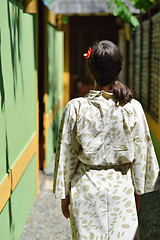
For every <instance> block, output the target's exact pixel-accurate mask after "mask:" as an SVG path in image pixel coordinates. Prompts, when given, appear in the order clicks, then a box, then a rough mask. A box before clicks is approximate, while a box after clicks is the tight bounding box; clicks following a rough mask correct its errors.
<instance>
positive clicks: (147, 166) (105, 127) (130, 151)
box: [53, 90, 159, 240]
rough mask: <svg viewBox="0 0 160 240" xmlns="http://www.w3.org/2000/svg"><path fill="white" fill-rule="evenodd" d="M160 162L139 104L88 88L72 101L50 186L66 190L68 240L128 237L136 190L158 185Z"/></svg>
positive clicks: (62, 193) (133, 227) (132, 235)
mask: <svg viewBox="0 0 160 240" xmlns="http://www.w3.org/2000/svg"><path fill="white" fill-rule="evenodd" d="M158 176H159V166H158V162H157V159H156V155H155V152H154V148H153V144H152V141H151V137H150V133H149V128H148V125H147V121H146V118H145V115H144V112H143V109H142V107H141V105H140V103H139V102H138V101H136V100H134V99H133V100H132V101H131V102H130V103H127V104H126V105H125V106H123V107H122V106H117V105H116V104H115V101H114V98H113V94H109V93H106V92H104V91H103V90H102V91H94V90H91V91H90V92H89V94H88V96H87V97H80V98H76V99H73V100H71V101H70V102H69V103H68V104H67V106H66V108H65V110H64V114H63V117H62V121H61V126H60V130H59V139H58V145H57V151H56V159H55V170H54V187H53V191H54V193H55V195H56V197H59V198H61V199H64V198H65V197H66V196H68V195H70V201H71V206H70V222H71V229H72V239H73V240H79V239H86V240H90V239H95V240H109V239H110V240H116V239H120V240H132V239H137V238H136V231H137V228H138V219H137V211H136V205H135V194H137V195H141V194H144V193H147V192H151V191H154V190H156V189H158V188H159V178H158Z"/></svg>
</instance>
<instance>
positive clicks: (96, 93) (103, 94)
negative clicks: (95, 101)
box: [88, 90, 113, 99]
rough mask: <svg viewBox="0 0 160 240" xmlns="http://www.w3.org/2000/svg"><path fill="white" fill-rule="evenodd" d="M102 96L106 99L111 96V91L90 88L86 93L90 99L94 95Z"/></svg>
mask: <svg viewBox="0 0 160 240" xmlns="http://www.w3.org/2000/svg"><path fill="white" fill-rule="evenodd" d="M99 96H103V97H104V98H106V99H109V98H113V93H109V92H105V91H104V90H101V91H97V90H90V91H89V94H88V98H90V99H92V98H95V97H99Z"/></svg>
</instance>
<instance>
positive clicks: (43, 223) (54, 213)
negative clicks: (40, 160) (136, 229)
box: [20, 162, 160, 240]
mask: <svg viewBox="0 0 160 240" xmlns="http://www.w3.org/2000/svg"><path fill="white" fill-rule="evenodd" d="M53 166H54V163H53V162H52V163H51V165H50V167H49V168H48V169H46V170H45V171H44V172H42V171H40V173H39V177H40V192H39V196H38V197H37V199H36V201H35V203H34V206H33V208H32V211H31V214H30V216H29V218H28V221H27V224H26V225H25V228H24V232H23V234H22V236H21V238H20V240H71V231H70V224H69V220H68V219H65V218H64V217H63V215H62V213H61V210H60V200H59V199H56V198H55V197H54V195H53V193H52V185H53ZM139 225H140V236H141V240H160V192H159V191H157V192H154V193H149V194H145V195H143V196H142V199H141V210H140V212H139ZM115 240H117V239H115Z"/></svg>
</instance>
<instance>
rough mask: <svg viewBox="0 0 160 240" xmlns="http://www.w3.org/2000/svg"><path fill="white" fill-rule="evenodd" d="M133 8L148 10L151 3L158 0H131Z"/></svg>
mask: <svg viewBox="0 0 160 240" xmlns="http://www.w3.org/2000/svg"><path fill="white" fill-rule="evenodd" d="M131 1H132V2H133V4H134V7H135V8H138V9H140V10H141V11H146V10H148V9H149V8H150V7H151V6H152V5H153V4H155V3H157V2H158V0H131Z"/></svg>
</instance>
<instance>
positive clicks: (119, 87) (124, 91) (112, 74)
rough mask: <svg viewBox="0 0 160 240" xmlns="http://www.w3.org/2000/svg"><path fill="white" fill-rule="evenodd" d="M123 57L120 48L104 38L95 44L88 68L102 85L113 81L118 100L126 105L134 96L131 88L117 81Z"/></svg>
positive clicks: (89, 72) (88, 71) (113, 88)
mask: <svg viewBox="0 0 160 240" xmlns="http://www.w3.org/2000/svg"><path fill="white" fill-rule="evenodd" d="M122 64H123V58H122V54H121V52H120V50H119V48H118V47H117V46H116V45H115V44H114V43H112V42H110V41H107V40H104V41H100V42H98V43H95V44H93V46H92V51H91V55H90V57H89V59H88V62H87V66H86V70H87V73H88V75H89V76H91V75H92V76H93V77H94V79H95V81H96V82H97V83H98V84H99V85H100V86H106V85H108V84H109V83H112V85H113V86H112V91H113V94H114V97H115V99H116V102H119V104H120V105H122V106H123V105H125V104H126V103H127V102H130V101H131V100H132V98H133V95H132V92H131V90H130V89H129V88H128V87H126V86H124V85H123V84H121V83H120V82H119V81H117V77H118V75H119V73H120V71H121V69H122Z"/></svg>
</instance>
